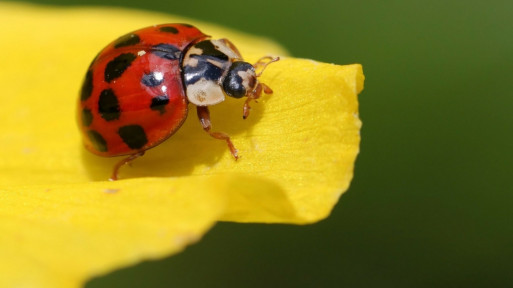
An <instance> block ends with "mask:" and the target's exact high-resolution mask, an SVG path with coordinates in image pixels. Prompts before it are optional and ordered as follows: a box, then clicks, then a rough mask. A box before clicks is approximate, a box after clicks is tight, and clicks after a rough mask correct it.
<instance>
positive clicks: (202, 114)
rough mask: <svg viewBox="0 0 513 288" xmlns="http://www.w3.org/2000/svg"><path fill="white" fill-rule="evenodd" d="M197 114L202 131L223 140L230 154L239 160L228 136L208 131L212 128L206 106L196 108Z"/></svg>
mask: <svg viewBox="0 0 513 288" xmlns="http://www.w3.org/2000/svg"><path fill="white" fill-rule="evenodd" d="M196 109H197V112H198V118H199V120H200V123H201V126H202V127H203V130H205V131H206V132H207V133H208V134H209V135H210V136H212V137H214V138H216V139H219V140H224V141H226V143H227V144H228V148H229V149H230V152H231V153H232V155H233V157H234V158H235V160H237V159H239V155H238V154H237V149H236V148H235V146H234V145H233V143H232V140H230V136H228V135H227V134H225V133H223V132H212V131H210V129H211V128H212V124H211V123H210V111H209V110H208V107H207V106H196Z"/></svg>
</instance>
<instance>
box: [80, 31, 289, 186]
mask: <svg viewBox="0 0 513 288" xmlns="http://www.w3.org/2000/svg"><path fill="white" fill-rule="evenodd" d="M278 60H279V58H278V57H276V58H272V57H269V56H267V57H263V58H261V59H260V60H258V61H257V62H256V63H255V64H253V65H252V64H250V63H248V62H244V61H243V59H242V56H241V54H240V53H239V51H238V50H237V48H236V47H235V46H234V45H233V44H232V43H231V42H230V41H229V40H227V39H219V40H213V39H211V38H210V37H209V36H208V35H205V34H203V33H202V32H201V31H200V30H198V29H197V28H196V27H194V26H191V25H188V24H162V25H155V26H151V27H147V28H143V29H140V30H137V31H134V32H131V33H128V34H126V35H124V36H122V37H120V38H118V39H117V40H115V41H113V42H112V43H110V44H109V45H108V46H107V47H105V48H104V49H103V50H102V51H100V53H99V54H98V55H97V56H96V58H95V59H94V60H93V61H92V63H91V64H90V66H89V68H88V70H87V73H86V75H85V78H84V82H83V84H82V88H81V91H80V99H79V101H78V115H79V117H78V119H79V120H78V121H79V127H80V130H81V132H82V136H83V141H84V144H85V147H86V149H87V150H89V151H91V152H92V153H94V154H96V155H99V156H104V157H112V156H121V155H128V156H127V157H126V158H124V159H122V160H121V161H119V162H118V163H117V164H116V165H115V166H114V169H113V172H112V176H111V178H110V179H111V180H116V179H117V178H118V171H119V169H120V167H122V166H123V165H125V164H127V163H129V162H131V161H133V160H134V159H136V158H138V157H140V156H142V155H144V152H145V151H146V150H148V149H150V148H152V147H155V146H157V145H159V144H160V143H162V142H163V141H164V140H166V139H167V138H169V137H170V136H171V135H173V134H174V133H175V132H176V131H177V130H178V129H179V128H180V126H182V124H183V123H184V121H185V119H186V118H187V112H188V104H189V103H191V104H193V105H195V106H196V111H197V114H198V118H199V120H200V123H201V126H202V127H203V129H204V130H205V131H206V132H207V133H208V134H209V135H210V136H212V137H213V138H215V139H219V140H223V141H226V143H227V144H228V148H229V150H230V152H231V154H232V155H233V157H234V158H235V159H236V160H237V159H238V157H239V156H238V154H237V149H236V148H235V146H234V145H233V143H232V141H231V140H230V137H229V136H228V135H227V134H225V133H222V132H213V131H212V128H211V127H212V125H211V122H210V113H209V110H208V106H210V105H215V104H218V103H220V102H223V101H224V100H225V97H226V96H229V97H234V98H242V97H246V100H245V102H244V105H243V118H244V119H246V118H247V117H248V115H249V111H250V106H249V104H250V101H251V100H256V99H258V98H259V97H260V96H261V95H262V93H265V94H270V93H272V92H273V91H272V89H271V88H269V86H267V85H265V84H264V83H261V82H259V81H258V77H259V76H260V75H261V74H262V72H263V70H264V69H265V67H266V66H267V65H268V64H270V63H272V62H275V61H278ZM258 69H259V70H260V72H258V73H257V72H256V70H258Z"/></svg>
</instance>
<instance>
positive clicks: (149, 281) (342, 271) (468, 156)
mask: <svg viewBox="0 0 513 288" xmlns="http://www.w3.org/2000/svg"><path fill="white" fill-rule="evenodd" d="M33 2H37V3H44V4H58V5H109V6H123V7H131V8H137V9H147V10H155V11H160V12H168V13H173V14H178V15H182V16H187V17H191V18H197V19H201V20H206V21H211V22H215V23H217V24H222V25H225V26H228V27H231V28H235V29H239V30H241V31H245V32H247V33H252V34H257V35H264V36H267V37H270V38H273V39H274V40H276V41H277V42H279V43H281V44H282V45H283V46H285V47H286V48H287V49H288V50H289V51H290V52H291V54H292V55H294V56H296V57H304V58H312V59H316V60H320V61H324V62H333V63H337V64H346V63H355V62H358V63H362V64H363V66H364V72H365V75H366V83H365V90H364V92H363V93H362V94H361V97H360V105H361V106H360V108H361V111H360V112H361V117H362V119H363V123H364V126H363V130H362V146H361V154H360V156H359V158H358V160H357V165H356V171H355V178H354V181H353V183H352V186H351V188H350V190H349V191H348V192H347V193H346V194H344V195H343V196H342V198H341V201H340V202H339V204H338V205H337V207H336V208H335V210H334V211H333V215H332V216H331V217H330V218H328V219H327V220H325V221H322V222H321V223H318V224H315V225H310V226H289V225H259V224H233V223H221V224H218V225H217V226H216V227H215V228H214V229H213V230H212V231H211V232H209V233H208V234H207V235H206V236H205V238H204V239H203V240H202V241H200V243H198V244H196V245H194V246H191V247H189V248H188V249H187V250H186V251H185V252H183V253H181V254H179V255H176V256H174V257H171V258H168V259H163V260H160V261H154V262H147V263H143V264H140V265H137V266H136V267H132V268H127V269H123V270H120V271H117V272H114V273H111V274H109V275H107V276H104V277H100V278H97V279H93V280H92V281H90V282H89V283H88V285H87V287H88V288H100V287H506V286H509V287H512V286H513V274H511V273H510V268H511V267H513V266H512V264H511V259H512V258H513V245H512V243H513V225H512V221H511V220H513V217H512V216H513V213H512V207H513V191H512V190H513V189H512V185H511V182H510V181H509V180H508V179H509V176H510V174H512V173H511V172H513V167H512V166H513V165H512V164H513V153H512V150H513V133H511V132H512V127H513V116H512V112H511V110H512V109H513V97H512V96H513V95H512V94H513V92H512V91H513V89H512V82H511V80H512V75H513V73H512V71H513V37H512V31H513V17H512V15H513V1H494V0H491V1H477V0H467V1H407V0H396V1H379V0H374V1H354V0H353V1H338V0H332V1H327V0H318V1H291V0H289V1H270V0H261V1H251V2H246V1H241V0H238V1H233V0H230V1H193V0H187V1H158V0H145V1H136V0H125V1H121V0H101V1H100V0H89V1H88V0H81V1H65V0H40V1H37V0H34V1H33Z"/></svg>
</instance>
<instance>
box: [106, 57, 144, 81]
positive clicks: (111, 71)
mask: <svg viewBox="0 0 513 288" xmlns="http://www.w3.org/2000/svg"><path fill="white" fill-rule="evenodd" d="M135 58H137V55H135V54H132V53H124V54H121V55H119V56H118V57H116V58H114V59H112V60H111V61H110V62H109V63H107V66H106V67H105V81H107V82H110V81H112V80H114V79H116V78H118V77H119V76H121V75H122V74H123V72H125V70H126V69H127V68H128V67H130V65H131V64H132V62H133V61H134V60H135Z"/></svg>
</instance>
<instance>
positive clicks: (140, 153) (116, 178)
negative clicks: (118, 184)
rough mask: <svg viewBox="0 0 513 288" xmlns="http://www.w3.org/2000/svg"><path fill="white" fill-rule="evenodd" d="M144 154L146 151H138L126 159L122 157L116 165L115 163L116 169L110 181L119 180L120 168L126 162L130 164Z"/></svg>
mask: <svg viewBox="0 0 513 288" xmlns="http://www.w3.org/2000/svg"><path fill="white" fill-rule="evenodd" d="M143 155H144V151H141V152H137V153H135V154H132V155H130V156H128V157H126V158H124V159H122V160H121V161H119V162H118V163H116V165H114V169H113V170H112V175H111V176H110V179H109V180H110V181H116V180H118V173H119V169H120V168H121V167H122V166H124V165H126V164H129V163H130V162H132V161H134V160H135V159H136V158H139V157H141V156H143Z"/></svg>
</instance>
